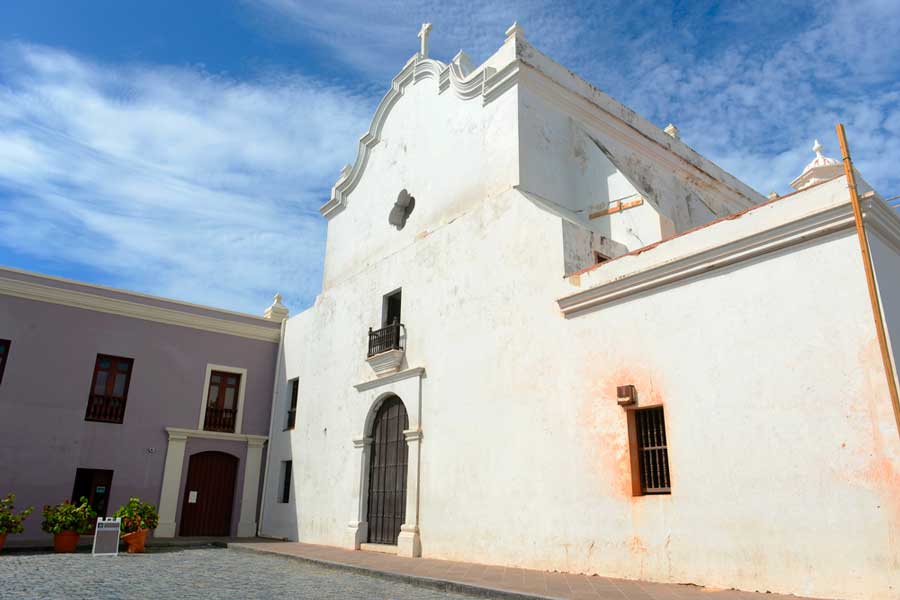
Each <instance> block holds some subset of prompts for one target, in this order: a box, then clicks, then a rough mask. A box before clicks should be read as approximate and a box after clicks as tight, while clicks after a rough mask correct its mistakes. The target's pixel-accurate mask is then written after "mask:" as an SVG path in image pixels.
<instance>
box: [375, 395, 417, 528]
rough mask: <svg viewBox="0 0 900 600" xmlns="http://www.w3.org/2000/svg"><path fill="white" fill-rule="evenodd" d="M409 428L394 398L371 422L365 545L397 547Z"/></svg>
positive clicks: (403, 510)
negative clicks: (404, 432) (404, 431)
mask: <svg viewBox="0 0 900 600" xmlns="http://www.w3.org/2000/svg"><path fill="white" fill-rule="evenodd" d="M408 428H409V418H408V417H407V415H406V407H405V406H403V402H402V401H401V400H400V398H398V397H397V396H389V397H388V398H386V399H385V400H384V402H382V403H381V406H380V407H379V408H378V412H377V413H375V419H374V420H373V422H372V433H371V437H372V448H371V453H370V457H369V499H368V511H367V513H366V514H367V517H366V520H367V521H368V541H369V542H370V543H373V544H392V545H396V544H397V536H398V535H399V534H400V526H401V525H403V520H404V518H405V517H406V465H407V458H408V452H409V450H408V447H407V445H406V438H405V437H404V436H403V430H404V429H408Z"/></svg>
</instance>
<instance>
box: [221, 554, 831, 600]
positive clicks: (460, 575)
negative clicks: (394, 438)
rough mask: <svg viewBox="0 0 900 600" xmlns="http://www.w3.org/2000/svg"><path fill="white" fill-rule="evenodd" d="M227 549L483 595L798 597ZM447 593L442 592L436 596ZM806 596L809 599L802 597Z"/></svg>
mask: <svg viewBox="0 0 900 600" xmlns="http://www.w3.org/2000/svg"><path fill="white" fill-rule="evenodd" d="M228 546H229V548H234V549H238V550H244V551H246V552H248V553H251V552H252V553H259V552H263V553H274V554H277V555H282V556H292V557H294V558H295V559H298V560H297V562H298V563H302V562H313V563H314V564H315V563H317V564H324V565H331V566H335V567H340V568H343V569H351V570H353V571H354V572H358V573H377V574H379V575H380V576H382V577H394V578H396V580H397V581H401V582H402V581H418V582H419V583H422V584H425V585H441V586H445V587H446V588H447V589H453V590H457V591H470V590H475V589H479V590H482V594H483V595H482V596H481V597H486V596H485V595H484V593H485V592H486V591H487V597H492V594H491V593H490V591H494V592H496V594H493V596H496V595H500V594H503V596H504V597H507V598H511V597H518V598H522V597H526V596H527V597H540V598H553V599H565V600H779V599H781V600H789V599H790V600H804V599H802V598H800V597H799V596H784V595H780V594H770V593H768V592H767V591H766V590H759V592H750V591H738V590H718V589H713V588H708V587H699V586H696V585H683V584H672V583H652V582H648V581H632V580H627V579H614V578H610V577H598V576H591V575H577V574H573V573H551V572H547V571H535V570H532V569H516V568H512V567H500V566H493V565H481V564H476V563H464V562H454V561H449V560H436V559H433V558H404V557H400V556H395V555H390V554H382V553H379V552H358V551H353V550H347V549H344V548H335V547H332V546H317V545H314V544H301V543H297V542H263V541H258V542H257V543H253V544H247V543H230V544H229V545H228ZM373 597H374V596H373ZM442 597H447V596H442ZM806 600H813V599H810V598H807V599H806Z"/></svg>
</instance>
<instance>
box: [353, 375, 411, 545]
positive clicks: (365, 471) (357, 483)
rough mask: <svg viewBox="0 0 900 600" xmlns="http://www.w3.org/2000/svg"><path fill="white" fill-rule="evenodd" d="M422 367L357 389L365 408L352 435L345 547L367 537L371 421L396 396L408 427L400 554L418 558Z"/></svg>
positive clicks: (364, 541)
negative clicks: (349, 510)
mask: <svg viewBox="0 0 900 600" xmlns="http://www.w3.org/2000/svg"><path fill="white" fill-rule="evenodd" d="M424 376H425V369H424V368H422V367H416V368H414V369H407V370H405V371H401V372H399V373H393V374H391V375H386V376H384V377H381V378H379V379H375V380H373V381H367V382H365V383H360V384H358V385H356V386H354V387H355V388H356V391H358V392H359V394H360V399H359V400H360V403H361V405H362V406H365V407H366V413H365V418H364V419H363V420H362V422H361V423H360V429H361V433H360V434H359V435H357V436H355V437H353V439H352V442H353V452H354V453H355V454H356V457H355V458H354V464H356V465H357V474H356V475H357V476H356V477H355V478H354V480H353V490H352V495H353V506H355V507H356V514H355V515H353V518H352V519H351V520H350V521H349V522H348V523H347V533H346V546H347V547H348V548H352V549H353V550H359V548H360V546H361V545H362V544H365V543H366V539H367V537H368V521H367V514H366V513H367V511H368V498H369V489H368V488H369V477H368V475H369V461H370V460H371V459H370V455H371V448H372V438H371V437H369V434H370V432H371V431H372V424H373V422H374V419H375V414H376V413H377V412H378V408H379V407H380V406H381V403H382V402H383V401H384V400H385V399H386V398H389V397H391V396H397V397H398V398H400V400H401V401H402V402H403V405H404V406H405V407H406V414H407V417H408V418H409V428H408V429H406V430H404V431H403V436H404V438H406V443H407V445H408V449H409V450H408V451H409V454H408V463H407V470H406V518H405V521H406V522H405V523H403V525H402V526H401V527H400V535H399V537H398V539H397V554H398V555H399V556H408V557H412V558H415V557H419V556H421V555H422V543H421V537H420V533H419V479H420V477H419V476H420V473H419V469H420V460H419V459H420V455H421V445H422V444H421V441H422V425H421V414H422V379H423V378H424Z"/></svg>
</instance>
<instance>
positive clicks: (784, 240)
mask: <svg viewBox="0 0 900 600" xmlns="http://www.w3.org/2000/svg"><path fill="white" fill-rule="evenodd" d="M852 227H853V212H852V210H851V207H850V204H849V203H847V204H841V205H838V206H835V207H832V208H829V209H827V210H823V211H821V212H817V213H813V214H810V215H806V216H804V217H801V218H799V219H796V220H794V221H790V222H787V223H781V224H778V225H776V226H774V227H771V228H768V229H765V230H763V231H758V232H754V233H751V234H749V235H745V236H743V237H739V238H737V239H732V240H731V241H728V242H726V243H722V244H718V245H715V246H713V247H711V248H707V249H704V250H701V251H699V252H695V253H692V254H687V255H684V256H680V257H678V258H675V259H672V260H668V261H666V260H661V261H660V263H659V264H657V265H655V266H650V267H647V268H643V269H640V270H637V271H635V272H633V273H629V274H625V275H623V276H621V277H618V278H614V279H612V280H611V281H609V282H607V283H601V284H599V285H597V286H595V287H592V288H590V289H587V290H584V291H582V292H578V293H576V294H572V295H569V296H565V297H563V298H560V299H558V300H557V304H558V305H559V308H560V310H561V311H562V313H563V315H564V316H565V317H566V318H571V317H576V316H579V315H581V314H583V313H585V312H587V311H590V310H593V309H595V308H597V307H599V306H602V305H604V304H608V303H610V302H613V301H616V300H621V299H623V298H627V297H629V296H634V295H635V294H639V293H642V292H647V291H649V290H653V289H655V288H658V287H661V286H664V285H668V284H671V283H675V282H678V281H681V280H684V279H687V278H689V277H694V276H696V275H702V274H704V273H708V272H710V271H712V270H715V269H721V268H723V267H727V266H729V265H733V264H736V263H739V262H743V261H747V260H751V259H753V258H756V257H758V256H762V255H764V254H769V253H771V252H776V251H778V250H782V249H785V248H789V247H791V246H795V245H797V244H801V243H804V242H807V241H810V240H813V239H816V238H820V237H823V236H827V235H830V234H833V233H837V232H841V231H844V230H849V229H851V228H852ZM691 235H696V233H695V234H691ZM623 258H627V257H623ZM610 264H612V263H610Z"/></svg>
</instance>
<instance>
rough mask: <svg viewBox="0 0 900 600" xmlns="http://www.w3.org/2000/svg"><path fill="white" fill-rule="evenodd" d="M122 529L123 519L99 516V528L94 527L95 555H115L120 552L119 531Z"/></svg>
mask: <svg viewBox="0 0 900 600" xmlns="http://www.w3.org/2000/svg"><path fill="white" fill-rule="evenodd" d="M121 531H122V520H121V519H113V518H112V517H109V518H107V519H103V518H101V517H97V528H96V529H94V549H93V555H94V556H115V555H117V554H118V553H119V533H120V532H121Z"/></svg>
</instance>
